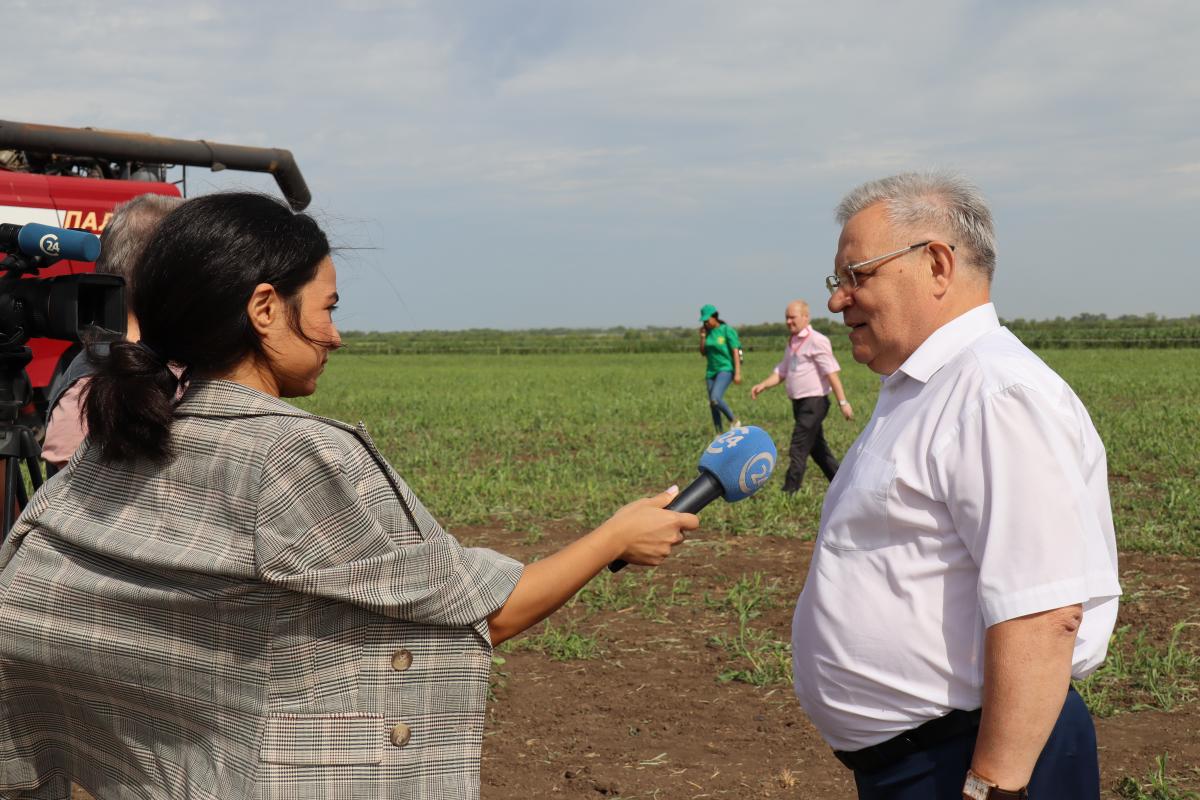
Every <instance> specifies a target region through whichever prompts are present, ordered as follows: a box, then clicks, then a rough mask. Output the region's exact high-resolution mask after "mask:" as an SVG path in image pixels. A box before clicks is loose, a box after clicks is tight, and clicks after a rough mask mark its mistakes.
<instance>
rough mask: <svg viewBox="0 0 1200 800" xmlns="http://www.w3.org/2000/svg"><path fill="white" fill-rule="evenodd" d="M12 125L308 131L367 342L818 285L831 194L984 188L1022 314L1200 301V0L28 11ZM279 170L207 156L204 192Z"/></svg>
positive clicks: (10, 109) (2, 112) (1002, 274)
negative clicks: (961, 178) (914, 172)
mask: <svg viewBox="0 0 1200 800" xmlns="http://www.w3.org/2000/svg"><path fill="white" fill-rule="evenodd" d="M4 20H5V28H6V30H7V31H9V32H13V31H24V34H22V35H20V36H5V37H4V39H5V57H6V62H7V64H8V70H7V74H8V76H9V77H8V80H6V81H5V82H4V84H3V86H2V87H0V117H3V118H5V119H9V120H14V121H23V122H41V123H52V124H60V125H72V126H96V127H104V128H115V129H123V130H134V131H145V132H150V133H154V134H158V135H162V136H170V137H177V138H205V139H210V140H214V141H220V142H228V143H233V144H245V145H260V146H270V147H286V148H288V149H290V150H292V152H293V153H294V154H295V156H296V159H297V161H298V162H299V164H300V166H301V168H302V170H303V171H304V174H305V176H306V178H307V180H308V183H309V186H310V188H311V189H312V191H313V195H314V202H313V206H312V209H311V210H312V211H313V212H314V213H315V214H316V215H317V217H318V218H319V219H320V220H321V221H322V222H323V224H325V226H326V227H327V229H328V230H329V231H330V233H331V234H332V237H333V239H334V240H335V242H336V243H337V244H340V245H343V246H345V247H347V248H357V249H347V250H346V252H345V254H344V256H343V257H342V259H341V262H340V266H339V269H340V280H341V284H342V286H341V288H342V290H343V291H342V295H343V298H344V300H343V303H342V308H343V312H342V314H341V316H340V320H339V321H340V323H341V325H342V326H343V327H344V328H346V329H352V330H370V329H375V330H412V329H428V328H468V327H500V328H521V327H547V326H589V327H590V326H610V325H635V326H637V325H680V324H692V323H693V322H695V318H696V313H697V310H698V308H699V307H700V305H701V304H703V303H706V302H713V303H716V304H718V306H719V307H720V309H721V312H722V315H723V316H724V317H725V318H726V319H728V320H729V321H731V322H733V323H734V324H738V323H746V322H760V321H765V320H773V319H777V318H780V317H782V307H783V304H784V302H785V301H786V300H788V299H791V298H792V297H803V298H808V299H809V300H810V301H813V302H816V303H823V302H824V298H825V289H824V287H823V278H824V276H825V275H826V274H828V272H829V271H830V265H831V261H832V257H833V251H834V247H835V242H836V239H837V234H838V229H837V227H836V225H835V224H834V222H833V218H832V209H833V207H834V205H835V204H836V203H837V201H838V200H839V199H840V197H841V196H842V194H844V193H845V192H846V191H847V190H848V189H850V188H852V187H853V186H854V185H856V184H858V183H860V182H862V181H864V180H868V179H871V178H875V177H880V176H882V175H885V174H891V173H894V172H898V171H904V170H910V169H923V168H930V167H938V168H953V169H959V170H961V171H963V172H965V173H967V174H968V175H970V176H972V177H973V178H974V179H975V180H976V181H977V182H978V183H979V184H980V186H981V187H982V188H983V190H984V192H985V194H986V195H987V196H988V197H989V199H990V200H991V202H992V205H993V210H994V213H995V216H996V221H997V227H998V235H999V240H1000V250H999V266H998V269H997V276H996V283H995V291H994V297H995V299H996V302H997V305H998V308H999V311H1000V313H1001V315H1002V316H1006V317H1033V318H1044V317H1054V316H1058V315H1064V316H1071V315H1074V314H1078V313H1081V312H1097V313H1099V312H1103V313H1107V314H1110V315H1117V314H1124V313H1134V314H1144V313H1149V312H1153V313H1157V314H1160V315H1164V316H1181V315H1188V314H1196V313H1200V257H1197V255H1196V253H1197V249H1198V248H1200V235H1198V233H1200V231H1198V229H1200V47H1198V46H1197V44H1196V43H1197V39H1198V37H1200V4H1198V3H1196V2H1194V0H1179V1H1178V2H1157V1H1156V0H1142V1H1140V2H1137V3H1133V2H1128V0H1120V1H1118V0H1097V1H1096V2H1055V1H1054V0H1040V1H1039V2H1021V1H1019V0H1014V1H1012V2H949V1H948V0H925V1H922V2H915V1H911V2H906V1H905V0H895V1H894V2H887V3H884V2H879V3H864V2H855V1H854V0H851V1H850V2H839V3H828V2H799V1H797V2H753V1H752V0H743V2H730V1H729V0H725V1H724V2H702V1H701V0H689V1H688V2H683V1H680V2H666V1H664V2H656V1H655V0H636V1H635V0H578V1H577V2H571V1H570V0H542V1H540V2H539V1H535V0H515V1H511V2H509V1H505V0H474V1H473V2H458V1H457V0H408V1H407V2H382V0H379V1H377V0H346V1H343V2H330V0H324V1H323V2H320V3H308V2H287V3H283V2H255V3H233V2H210V3H188V2H179V3H171V4H164V3H161V2H149V1H146V2H126V1H125V0H112V1H111V2H105V3H90V2H89V3H84V2H55V0H37V2H36V3H35V2H28V1H27V0H17V1H16V2H15V3H14V2H13V0H8V2H6V3H5V12H4ZM229 186H242V187H252V188H263V189H273V183H272V182H271V181H270V180H269V179H263V177H262V176H255V175H251V176H236V175H231V174H230V173H220V174H210V173H208V172H207V171H203V170H197V169H192V170H189V190H190V193H192V194H195V193H199V192H204V191H212V190H214V189H218V188H225V187H229Z"/></svg>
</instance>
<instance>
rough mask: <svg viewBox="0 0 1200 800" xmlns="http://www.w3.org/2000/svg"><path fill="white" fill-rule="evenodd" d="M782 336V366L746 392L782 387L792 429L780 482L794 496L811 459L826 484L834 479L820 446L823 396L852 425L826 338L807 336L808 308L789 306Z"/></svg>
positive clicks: (830, 458) (826, 450)
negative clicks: (831, 400) (785, 338)
mask: <svg viewBox="0 0 1200 800" xmlns="http://www.w3.org/2000/svg"><path fill="white" fill-rule="evenodd" d="M784 321H785V322H786V323H787V329H788V333H790V334H791V335H792V336H791V338H790V339H789V340H788V343H787V348H786V349H785V350H784V352H783V360H782V361H780V362H779V363H778V364H776V365H775V369H774V370H773V371H772V372H771V374H770V375H768V376H767V377H766V378H764V379H763V380H762V381H760V382H759V383H756V384H755V385H754V387H753V388H751V389H750V399H751V400H754V399H757V397H758V396H759V395H760V394H762V393H763V392H765V391H766V390H767V389H770V388H771V387H772V386H778V385H779V384H781V383H783V384H785V386H786V388H787V396H788V397H789V398H791V401H792V418H793V419H794V420H795V422H796V426H795V427H794V428H793V429H792V443H791V447H789V449H788V456H789V459H790V461H789V464H788V471H787V476H786V477H785V478H784V481H783V491H784V492H786V493H787V494H795V493H796V492H798V491H799V490H800V484H801V483H802V482H803V481H804V471H805V467H806V466H807V465H808V457H809V455H810V454H811V455H812V458H813V461H815V462H817V466H818V467H820V468H821V472H823V473H825V479H826V480H830V481H831V480H833V476H834V475H836V474H837V470H838V460H837V457H836V456H835V455H834V454H833V450H831V449H830V447H829V445H828V444H827V443H826V442H825V431H824V429H823V428H822V426H821V423H822V422H824V421H825V415H826V414H828V413H829V392H830V391H832V392H833V394H834V397H836V398H837V402H838V409H839V410H840V411H841V412H842V416H843V417H844V418H845V419H846V421H847V422H848V421H850V420H852V419H854V409H853V408H851V407H850V401H849V400H847V399H846V391H845V389H843V388H842V380H841V378H839V377H838V373H839V372H840V371H841V369H842V367H841V365H840V364H838V362H837V359H836V358H834V356H833V347H832V346H831V345H830V344H829V337H827V336H825V335H824V334H823V333H821V332H819V331H815V330H813V328H812V326H811V325H809V324H808V322H809V318H808V303H806V302H804V301H803V300H793V301H792V302H791V303H788V306H787V309H786V310H785V311H784Z"/></svg>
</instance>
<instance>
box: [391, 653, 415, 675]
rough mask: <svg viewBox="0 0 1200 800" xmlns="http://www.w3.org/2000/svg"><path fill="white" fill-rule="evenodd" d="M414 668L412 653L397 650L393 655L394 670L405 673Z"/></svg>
mask: <svg viewBox="0 0 1200 800" xmlns="http://www.w3.org/2000/svg"><path fill="white" fill-rule="evenodd" d="M411 666H412V653H410V652H409V651H407V650H397V651H396V652H394V653H392V669H394V670H396V672H404V670H406V669H408V668H409V667H411Z"/></svg>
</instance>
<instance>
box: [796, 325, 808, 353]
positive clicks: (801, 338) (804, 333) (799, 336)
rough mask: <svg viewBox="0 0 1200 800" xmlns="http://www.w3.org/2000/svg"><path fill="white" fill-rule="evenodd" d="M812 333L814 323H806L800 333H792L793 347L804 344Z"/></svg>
mask: <svg viewBox="0 0 1200 800" xmlns="http://www.w3.org/2000/svg"><path fill="white" fill-rule="evenodd" d="M811 333H812V325H805V326H804V329H803V330H801V331H800V332H799V333H793V334H792V349H793V350H794V349H796V348H797V347H799V346H800V345H802V344H804V342H805V340H806V339H808V337H809V335H810V334H811Z"/></svg>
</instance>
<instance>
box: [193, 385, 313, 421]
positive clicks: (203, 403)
mask: <svg viewBox="0 0 1200 800" xmlns="http://www.w3.org/2000/svg"><path fill="white" fill-rule="evenodd" d="M175 415H176V416H180V417H247V416H261V415H272V416H275V415H283V416H289V417H308V416H312V415H311V414H309V413H308V412H307V411H302V410H301V409H299V408H296V407H295V406H293V405H291V404H289V403H286V402H284V401H283V400H281V399H279V398H278V397H272V396H271V395H269V394H265V393H263V392H260V391H258V390H257V389H251V388H250V387H249V386H245V385H243V384H240V383H234V382H233V381H223V380H204V379H197V380H193V381H192V382H191V383H190V384H189V385H188V389H187V392H186V393H185V394H184V395H183V399H182V400H180V401H179V405H177V406H176V407H175Z"/></svg>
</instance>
